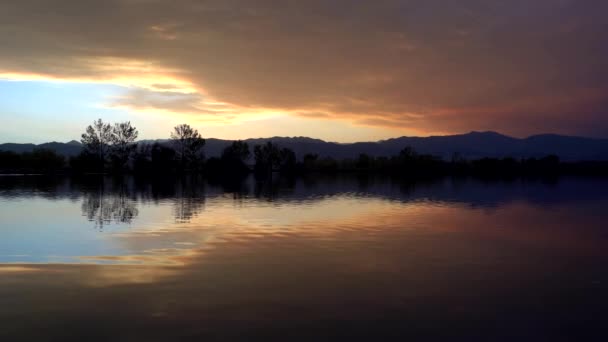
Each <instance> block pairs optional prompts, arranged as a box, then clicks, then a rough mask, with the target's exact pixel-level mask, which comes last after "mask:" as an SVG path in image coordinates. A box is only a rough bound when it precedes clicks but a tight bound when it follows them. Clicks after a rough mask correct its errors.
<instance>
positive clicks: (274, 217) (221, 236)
mask: <svg viewBox="0 0 608 342" xmlns="http://www.w3.org/2000/svg"><path fill="white" fill-rule="evenodd" d="M606 222H608V180H602V179H595V180H583V179H560V180H556V181H551V182H542V181H512V182H480V181H473V180H452V179H445V180H440V181H435V182H423V183H421V182H417V183H404V182H398V181H392V180H388V179H367V178H355V177H351V178H323V179H316V180H306V179H298V180H291V181H290V180H275V181H274V182H272V183H257V182H255V181H254V180H253V179H248V180H245V181H244V182H242V183H238V184H214V183H210V182H207V181H203V180H197V179H184V180H179V181H176V182H170V183H167V182H159V181H156V182H154V181H149V180H138V179H131V178H127V179H121V180H116V179H109V178H106V179H104V178H96V177H90V178H84V179H48V178H44V177H6V176H5V177H0V340H1V341H19V340H25V341H29V340H36V341H46V340H52V341H70V340H74V341H92V340H95V341H97V340H99V341H181V340H186V341H190V340H194V341H200V340H204V339H206V340H216V339H224V340H233V339H245V340H250V339H253V338H260V339H261V338H264V339H276V340H294V339H299V340H315V341H316V340H323V339H329V340H335V339H340V338H342V339H351V340H353V339H365V340H378V339H382V340H386V339H391V338H392V339H398V340H401V339H403V338H406V337H413V338H414V339H416V340H467V341H469V340H484V341H488V340H504V341H513V340H534V341H541V340H551V341H555V340H608V331H606V330H605V329H606V328H605V326H608V249H607V248H606V247H607V246H608V224H607V223H606Z"/></svg>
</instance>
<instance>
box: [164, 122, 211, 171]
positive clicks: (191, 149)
mask: <svg viewBox="0 0 608 342" xmlns="http://www.w3.org/2000/svg"><path fill="white" fill-rule="evenodd" d="M171 140H172V142H173V146H175V152H176V153H177V157H178V159H179V161H180V164H181V167H182V169H183V168H186V167H188V166H189V167H196V166H197V164H198V162H199V161H200V160H201V159H202V153H201V150H202V149H203V147H204V146H205V139H203V137H202V136H201V135H200V134H199V133H198V130H196V129H194V128H192V127H190V125H188V124H181V125H178V126H175V128H174V129H173V132H171Z"/></svg>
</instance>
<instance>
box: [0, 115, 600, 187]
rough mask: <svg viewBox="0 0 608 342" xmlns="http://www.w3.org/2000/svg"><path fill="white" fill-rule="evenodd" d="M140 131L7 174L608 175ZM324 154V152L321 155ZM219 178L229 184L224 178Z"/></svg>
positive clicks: (4, 160) (588, 167)
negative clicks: (161, 136)
mask: <svg viewBox="0 0 608 342" xmlns="http://www.w3.org/2000/svg"><path fill="white" fill-rule="evenodd" d="M138 135H139V132H138V131H137V129H136V128H135V127H133V126H132V125H131V123H130V122H122V123H116V124H110V123H105V122H103V121H102V120H101V119H99V120H96V121H94V122H93V124H92V125H90V126H88V127H87V128H86V130H85V133H83V134H82V137H81V142H82V144H83V150H82V152H81V153H80V154H79V155H77V156H74V157H72V158H70V160H69V163H66V160H65V157H64V156H62V155H58V154H57V153H55V152H53V151H52V150H44V149H37V150H34V151H33V152H27V153H21V154H18V153H13V152H2V151H0V172H2V173H76V174H82V173H113V174H125V173H136V174H140V175H167V174H168V175H173V174H183V173H188V174H205V175H207V176H209V177H213V178H216V179H228V178H233V179H238V178H239V177H244V176H246V175H247V174H249V173H252V172H253V173H254V174H255V175H256V177H258V178H269V177H272V176H273V174H274V173H279V174H283V175H288V176H291V175H304V174H312V175H314V174H318V173H324V174H335V173H355V174H385V175H390V176H396V177H404V178H407V177H412V178H414V177H415V178H425V177H437V176H445V175H463V176H469V175H470V176H475V177H502V178H509V177H521V176H529V177H553V176H557V175H560V174H572V175H604V176H606V175H608V162H605V161H589V162H570V163H564V162H561V161H560V160H559V158H558V157H557V156H554V155H549V156H545V157H542V158H524V159H515V158H481V159H475V160H468V159H465V158H463V157H461V156H460V155H459V154H454V155H453V156H452V158H451V160H445V159H442V158H440V157H436V156H433V155H429V154H419V153H417V152H416V151H415V150H414V149H412V148H411V147H408V146H405V147H404V148H403V149H402V150H401V151H400V152H399V154H397V155H394V156H390V157H376V156H372V155H368V154H360V155H359V156H358V157H356V158H346V159H340V160H338V159H334V158H330V157H323V156H320V155H319V154H311V153H309V154H305V155H303V156H301V157H300V158H298V156H297V155H296V153H295V152H294V151H293V150H291V149H288V148H285V147H281V146H279V145H278V144H276V143H274V142H272V141H268V142H266V143H265V144H262V145H256V146H253V149H252V150H251V149H250V146H249V145H248V144H247V143H246V142H243V141H234V142H233V143H232V144H231V145H229V146H227V147H226V148H225V149H224V150H223V151H222V153H221V155H220V156H219V157H212V158H210V159H208V160H205V154H204V147H205V139H204V138H203V137H202V135H201V134H200V133H199V132H198V130H196V129H194V128H192V127H191V126H189V125H187V124H182V125H178V126H176V127H174V129H173V131H172V132H171V133H170V135H169V136H170V139H169V140H166V141H164V142H162V141H157V142H153V143H147V142H141V143H137V142H136V139H137V137H138ZM322 152H323V151H319V153H322ZM220 182H223V181H221V180H220Z"/></svg>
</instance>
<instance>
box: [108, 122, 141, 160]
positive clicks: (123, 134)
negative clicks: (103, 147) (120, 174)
mask: <svg viewBox="0 0 608 342" xmlns="http://www.w3.org/2000/svg"><path fill="white" fill-rule="evenodd" d="M138 135H139V132H138V131H137V128H135V127H133V126H131V122H129V121H127V122H121V123H117V124H115V125H114V128H113V129H112V135H111V139H110V142H111V148H110V155H111V158H112V164H113V166H114V167H115V168H117V169H119V170H120V169H123V168H124V167H125V165H126V164H127V162H128V161H129V159H130V158H131V155H132V154H133V152H134V151H135V150H136V149H137V144H135V140H136V139H137V136H138Z"/></svg>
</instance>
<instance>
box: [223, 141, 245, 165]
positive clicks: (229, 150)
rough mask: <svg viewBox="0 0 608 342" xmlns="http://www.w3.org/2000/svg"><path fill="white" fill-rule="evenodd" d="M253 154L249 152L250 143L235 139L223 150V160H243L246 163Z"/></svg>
mask: <svg viewBox="0 0 608 342" xmlns="http://www.w3.org/2000/svg"><path fill="white" fill-rule="evenodd" d="M250 156H251V152H249V145H248V144H247V143H246V142H244V141H240V140H237V141H234V142H232V144H231V145H230V146H228V147H226V148H225V149H224V151H222V159H223V160H231V161H236V160H238V161H241V162H243V163H245V162H246V161H247V159H249V157H250Z"/></svg>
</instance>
